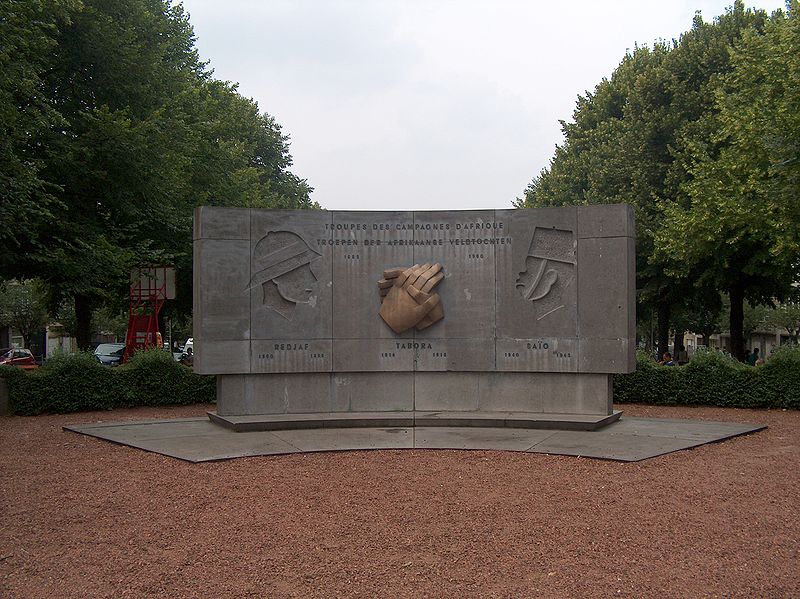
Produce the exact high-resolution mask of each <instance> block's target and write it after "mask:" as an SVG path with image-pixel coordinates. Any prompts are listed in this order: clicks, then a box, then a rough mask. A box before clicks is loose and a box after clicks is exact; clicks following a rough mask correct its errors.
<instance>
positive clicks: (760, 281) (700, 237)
mask: <svg viewBox="0 0 800 599" xmlns="http://www.w3.org/2000/svg"><path fill="white" fill-rule="evenodd" d="M798 6H800V5H798V2H797V1H796V0H794V1H793V2H791V3H790V5H789V12H788V14H787V15H784V14H783V13H780V12H779V13H776V14H774V15H773V17H772V18H771V19H770V20H769V22H767V23H766V24H765V26H764V27H763V29H756V28H752V29H750V30H749V31H747V32H746V34H745V35H744V37H743V38H742V40H741V43H740V44H739V45H737V46H736V47H735V49H733V50H732V53H731V54H732V67H733V68H732V69H731V70H730V71H729V72H727V73H726V74H725V75H724V76H722V77H721V78H720V81H719V86H718V87H717V89H716V93H715V96H714V98H715V108H716V110H715V111H713V112H711V113H709V114H708V116H707V122H708V128H709V129H710V131H711V134H710V135H709V136H708V137H707V138H699V137H698V138H695V139H693V140H691V141H690V144H689V158H690V160H689V164H688V171H689V172H690V173H691V175H692V176H691V177H690V178H689V179H688V180H687V181H686V182H685V183H684V184H683V191H684V192H685V198H686V202H684V203H682V204H680V205H675V206H671V207H669V208H668V210H667V218H666V220H665V226H664V228H663V229H662V231H661V232H660V234H659V235H658V238H657V246H658V248H659V249H660V250H661V251H662V252H664V253H665V254H669V255H670V256H672V257H674V258H675V261H674V263H673V264H672V265H671V269H672V271H673V272H676V273H680V272H686V271H688V270H689V269H694V270H695V271H696V272H699V273H700V276H701V277H702V279H704V280H706V281H707V282H709V283H710V284H713V285H716V286H717V287H719V288H721V289H724V290H726V291H727V292H728V295H729V297H730V303H731V310H730V332H731V345H732V348H731V349H732V353H733V354H734V355H735V356H736V357H738V358H740V359H741V358H742V357H743V356H744V338H745V332H746V331H745V330H744V321H745V313H744V312H745V311H744V305H745V302H746V301H749V302H750V303H753V304H759V303H770V302H771V301H772V299H774V298H778V299H782V298H783V297H785V296H786V295H787V294H788V293H790V292H791V291H792V286H791V285H792V283H793V282H795V281H797V280H798V279H800V244H799V243H798V242H799V241H800V202H799V201H798V197H800V145H799V143H800V142H799V141H798V140H800V20H798ZM680 231H689V232H691V235H692V243H690V244H683V243H678V242H677V236H678V233H679V232H680Z"/></svg>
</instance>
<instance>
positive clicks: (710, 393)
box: [614, 345, 800, 409]
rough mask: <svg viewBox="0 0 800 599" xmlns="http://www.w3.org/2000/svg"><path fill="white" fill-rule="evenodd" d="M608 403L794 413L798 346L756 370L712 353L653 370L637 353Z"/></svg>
mask: <svg viewBox="0 0 800 599" xmlns="http://www.w3.org/2000/svg"><path fill="white" fill-rule="evenodd" d="M614 401H615V402H620V403H624V402H637V403H648V404H657V405H707V406H708V405H710V406H725V407H736V408H793V409H800V346H797V345H793V346H784V347H781V348H780V349H779V350H777V351H776V352H775V353H774V354H773V355H772V356H771V357H770V358H769V360H767V362H766V363H765V364H764V365H762V366H756V367H753V366H747V365H746V364H742V363H741V362H738V361H737V360H734V359H733V358H730V357H727V356H725V355H723V354H721V353H719V352H715V351H708V352H701V353H697V354H696V355H695V356H694V357H693V358H692V360H691V362H689V363H688V364H686V365H685V366H659V365H658V364H656V363H655V362H654V361H653V360H652V359H650V358H649V357H647V356H646V355H645V354H643V353H639V354H637V356H636V372H633V373H631V374H621V375H617V376H615V377H614Z"/></svg>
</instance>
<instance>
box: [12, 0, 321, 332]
mask: <svg viewBox="0 0 800 599" xmlns="http://www.w3.org/2000/svg"><path fill="white" fill-rule="evenodd" d="M0 10H2V15H0V28H2V30H0V33H2V34H3V39H4V41H5V39H9V40H10V41H11V44H10V46H9V47H10V49H11V52H9V53H6V52H3V53H2V54H0V61H3V62H2V65H0V66H3V67H4V68H2V69H0V73H2V76H1V77H0V115H2V119H3V121H2V125H3V128H4V130H5V131H6V132H9V133H10V137H8V138H7V139H6V140H5V141H4V142H0V170H1V171H2V172H0V185H3V189H2V191H3V193H4V195H5V197H8V198H9V199H10V200H11V201H10V202H4V203H3V208H2V212H0V224H2V225H4V226H3V227H2V231H0V235H2V236H3V241H4V242H10V243H11V244H12V246H13V248H14V250H15V251H12V252H5V253H3V254H2V257H0V273H2V274H3V275H4V276H7V277H11V276H18V277H19V276H24V277H38V278H40V279H41V280H42V281H44V283H45V284H46V285H47V287H48V289H49V297H50V304H51V307H53V308H55V306H58V305H60V304H61V303H62V301H63V300H64V299H69V300H70V301H73V302H74V304H75V318H76V321H77V329H78V342H79V346H81V347H86V346H87V345H88V341H89V339H88V328H89V322H90V320H91V314H92V311H93V310H94V309H96V308H98V307H100V306H102V305H105V304H108V303H114V302H119V298H121V297H124V295H125V293H126V289H127V287H126V283H127V277H128V273H129V272H130V268H131V267H132V266H133V265H141V264H148V263H171V264H175V265H176V266H177V267H178V281H179V297H181V301H180V303H179V304H178V305H177V306H173V307H172V308H173V310H174V309H176V308H177V309H178V310H182V311H183V312H186V311H188V310H190V307H191V299H190V298H191V228H192V224H191V217H192V211H193V208H194V207H195V206H197V205H200V204H218V205H228V206H250V207H280V208H312V207H316V204H315V203H313V202H312V201H311V200H310V197H309V196H310V193H311V191H312V190H311V188H310V187H309V186H308V184H307V183H306V182H305V181H304V180H302V179H300V178H298V177H297V176H295V175H293V174H292V173H291V172H290V171H289V168H290V166H291V163H292V161H291V156H290V154H289V149H288V137H287V136H286V135H285V134H283V132H282V131H281V128H280V126H279V125H278V124H277V122H276V121H275V120H274V119H273V118H272V117H270V116H269V115H267V114H262V113H261V112H260V111H259V108H258V106H257V104H256V103H255V102H254V101H252V100H249V99H247V98H244V97H242V96H241V95H240V94H239V93H238V92H237V91H236V86H235V85H232V84H230V83H226V82H222V81H218V80H215V79H214V78H213V77H212V75H211V73H210V71H208V69H207V67H206V65H205V64H204V63H202V62H201V61H200V60H199V58H198V55H197V51H196V49H195V45H194V44H195V38H194V34H193V31H192V28H191V25H190V24H189V21H188V17H187V15H186V14H185V13H184V11H183V8H182V6H181V5H172V4H171V3H170V1H169V0H84V1H83V2H82V3H79V2H77V1H75V2H69V1H67V0H63V1H59V0H50V1H41V2H16V1H13V0H12V2H11V3H10V4H7V5H4V6H3V8H2V9H0ZM6 192H7V193H6ZM4 199H5V198H4ZM5 225H9V226H5Z"/></svg>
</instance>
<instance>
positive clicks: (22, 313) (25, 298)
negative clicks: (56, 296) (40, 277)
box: [0, 281, 48, 347]
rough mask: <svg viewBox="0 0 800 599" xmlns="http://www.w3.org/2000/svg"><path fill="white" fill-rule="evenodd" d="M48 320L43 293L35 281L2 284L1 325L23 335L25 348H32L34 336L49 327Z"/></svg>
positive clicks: (0, 297) (0, 299) (0, 300)
mask: <svg viewBox="0 0 800 599" xmlns="http://www.w3.org/2000/svg"><path fill="white" fill-rule="evenodd" d="M47 318H48V314H47V309H46V307H45V304H44V301H43V298H42V294H41V291H40V289H39V288H38V286H37V284H36V283H35V282H34V281H4V282H2V284H0V324H2V325H3V326H10V327H11V328H12V329H14V330H15V331H17V332H18V333H19V334H20V335H22V339H23V345H24V346H25V347H30V346H31V340H32V338H33V336H34V335H36V334H38V333H41V332H42V330H43V329H44V328H45V326H47Z"/></svg>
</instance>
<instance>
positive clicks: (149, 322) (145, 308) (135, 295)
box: [122, 266, 170, 362]
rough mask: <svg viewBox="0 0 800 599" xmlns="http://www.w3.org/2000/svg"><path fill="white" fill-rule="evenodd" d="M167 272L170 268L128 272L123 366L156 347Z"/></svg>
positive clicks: (150, 267)
mask: <svg viewBox="0 0 800 599" xmlns="http://www.w3.org/2000/svg"><path fill="white" fill-rule="evenodd" d="M167 268H170V267H168V266H148V267H145V268H142V269H137V270H134V271H133V272H131V277H130V286H129V297H130V311H129V312H128V334H127V335H126V337H125V355H124V357H123V359H122V361H123V362H127V361H128V360H129V359H130V358H131V356H132V355H133V353H134V352H135V351H136V350H139V349H147V348H149V347H154V346H156V345H157V343H158V341H157V337H158V333H159V330H158V314H159V312H161V308H162V306H163V305H164V301H165V300H166V299H167V274H166V270H167ZM159 271H160V272H159Z"/></svg>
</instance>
